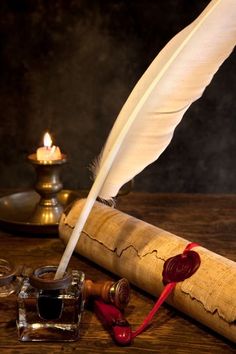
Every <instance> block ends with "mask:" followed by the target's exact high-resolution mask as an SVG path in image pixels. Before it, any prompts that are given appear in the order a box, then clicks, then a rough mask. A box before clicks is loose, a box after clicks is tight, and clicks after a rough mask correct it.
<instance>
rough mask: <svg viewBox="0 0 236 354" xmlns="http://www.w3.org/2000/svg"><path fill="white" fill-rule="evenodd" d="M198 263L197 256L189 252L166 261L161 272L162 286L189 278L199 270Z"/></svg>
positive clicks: (195, 253) (193, 252)
mask: <svg viewBox="0 0 236 354" xmlns="http://www.w3.org/2000/svg"><path fill="white" fill-rule="evenodd" d="M200 263H201V259H200V256H199V254H198V253H197V252H195V251H189V250H186V251H184V253H183V254H178V255H176V256H174V257H171V258H169V259H167V260H166V261H165V263H164V268H163V272H162V277H163V283H164V285H166V284H169V283H173V282H174V283H177V282H179V281H183V280H185V279H187V278H189V277H191V276H192V275H193V274H194V273H195V272H196V271H197V269H198V268H199V266H200Z"/></svg>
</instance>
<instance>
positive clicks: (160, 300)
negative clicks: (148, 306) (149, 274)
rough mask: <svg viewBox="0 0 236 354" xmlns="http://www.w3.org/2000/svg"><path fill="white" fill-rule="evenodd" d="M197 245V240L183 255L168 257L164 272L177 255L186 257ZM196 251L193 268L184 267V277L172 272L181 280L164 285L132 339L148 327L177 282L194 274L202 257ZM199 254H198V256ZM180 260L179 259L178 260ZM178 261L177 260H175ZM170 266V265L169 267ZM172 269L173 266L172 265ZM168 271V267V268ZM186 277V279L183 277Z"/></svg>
mask: <svg viewBox="0 0 236 354" xmlns="http://www.w3.org/2000/svg"><path fill="white" fill-rule="evenodd" d="M196 246H199V245H198V244H197V243H195V242H191V243H189V244H188V245H187V246H186V247H185V249H184V251H183V253H182V255H177V256H175V257H171V258H169V259H167V261H166V262H165V263H164V270H163V273H164V271H165V268H166V267H165V265H168V262H172V263H173V261H176V260H177V258H176V257H179V258H180V259H181V258H182V259H184V258H185V256H187V254H188V252H190V251H191V249H192V248H194V247H196ZM194 253H195V255H194V256H195V257H194V258H192V259H191V262H192V264H191V270H190V271H189V269H187V270H188V271H187V273H186V267H182V269H181V270H182V272H181V271H180V273H181V275H182V277H178V275H179V274H177V275H176V273H175V275H174V276H173V274H172V278H176V279H179V278H180V279H181V280H177V281H171V282H168V283H167V285H166V286H165V287H164V289H163V291H162V293H161V295H160V296H159V298H158V300H157V302H156V303H155V305H154V307H153V308H152V310H151V311H150V312H149V314H148V315H147V317H146V318H145V319H144V321H143V322H142V324H141V325H140V326H139V327H138V329H136V331H134V332H132V336H131V337H132V339H133V338H135V337H136V336H137V335H139V334H140V333H142V332H143V331H144V330H145V329H146V328H147V326H148V325H149V323H150V322H151V320H152V319H153V317H154V315H155V314H156V312H157V311H158V309H159V308H160V306H161V305H162V304H163V302H164V301H165V300H166V299H167V297H168V296H169V295H170V293H171V292H172V291H173V290H174V288H175V286H176V284H177V282H179V281H183V280H184V279H187V278H189V277H190V276H191V275H193V274H194V273H195V272H196V271H197V269H198V268H199V266H200V257H199V255H198V253H196V252H194ZM196 255H197V256H196ZM177 262H178V260H177ZM175 263H176V262H175ZM173 265H176V264H173ZM167 268H168V267H167ZM170 269H171V267H170ZM166 271H167V272H168V269H167V270H166ZM183 271H185V274H184V273H183ZM168 275H170V278H171V274H168ZM164 276H165V274H163V282H164V284H166V280H165V277H164ZM183 278H184V279H183Z"/></svg>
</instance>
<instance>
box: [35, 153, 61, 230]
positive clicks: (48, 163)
mask: <svg viewBox="0 0 236 354" xmlns="http://www.w3.org/2000/svg"><path fill="white" fill-rule="evenodd" d="M28 161H29V162H30V163H31V164H32V165H33V167H34V168H35V172H36V183H35V185H34V188H35V191H36V192H37V193H38V194H39V195H40V200H39V202H38V203H37V204H36V205H35V209H34V210H33V213H32V215H31V218H30V221H31V222H32V223H36V224H41V225H53V224H57V223H58V222H59V219H60V216H61V214H62V212H63V205H62V204H61V202H60V200H59V198H58V195H59V193H60V192H61V191H62V189H63V184H62V182H61V180H60V169H61V166H62V165H63V164H65V163H66V162H67V158H66V155H64V154H62V156H61V159H60V160H45V161H44V160H42V161H40V160H37V158H36V154H31V155H29V156H28Z"/></svg>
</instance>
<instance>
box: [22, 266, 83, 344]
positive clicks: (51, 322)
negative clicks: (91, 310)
mask: <svg viewBox="0 0 236 354" xmlns="http://www.w3.org/2000/svg"><path fill="white" fill-rule="evenodd" d="M56 270H57V267H56V266H44V267H40V268H37V269H36V270H34V271H33V273H32V274H31V275H30V276H28V277H25V278H24V279H23V283H22V286H21V289H20V291H19V293H18V319H17V328H18V336H19V339H20V340H21V341H76V340H78V338H79V326H80V320H81V315H82V312H83V309H84V295H83V294H84V291H83V288H84V273H83V272H80V271H77V270H72V271H67V272H66V273H65V274H64V276H63V278H61V279H54V276H55V273H56Z"/></svg>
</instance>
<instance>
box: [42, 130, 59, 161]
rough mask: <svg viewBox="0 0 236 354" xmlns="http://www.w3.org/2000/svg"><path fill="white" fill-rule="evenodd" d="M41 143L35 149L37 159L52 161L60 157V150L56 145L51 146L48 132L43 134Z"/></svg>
mask: <svg viewBox="0 0 236 354" xmlns="http://www.w3.org/2000/svg"><path fill="white" fill-rule="evenodd" d="M43 145H44V146H43V147H40V148H38V149H37V152H36V157H37V160H39V161H52V160H60V159H61V151H60V149H59V147H58V146H55V145H53V146H52V139H51V137H50V134H49V133H45V134H44V138H43Z"/></svg>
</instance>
